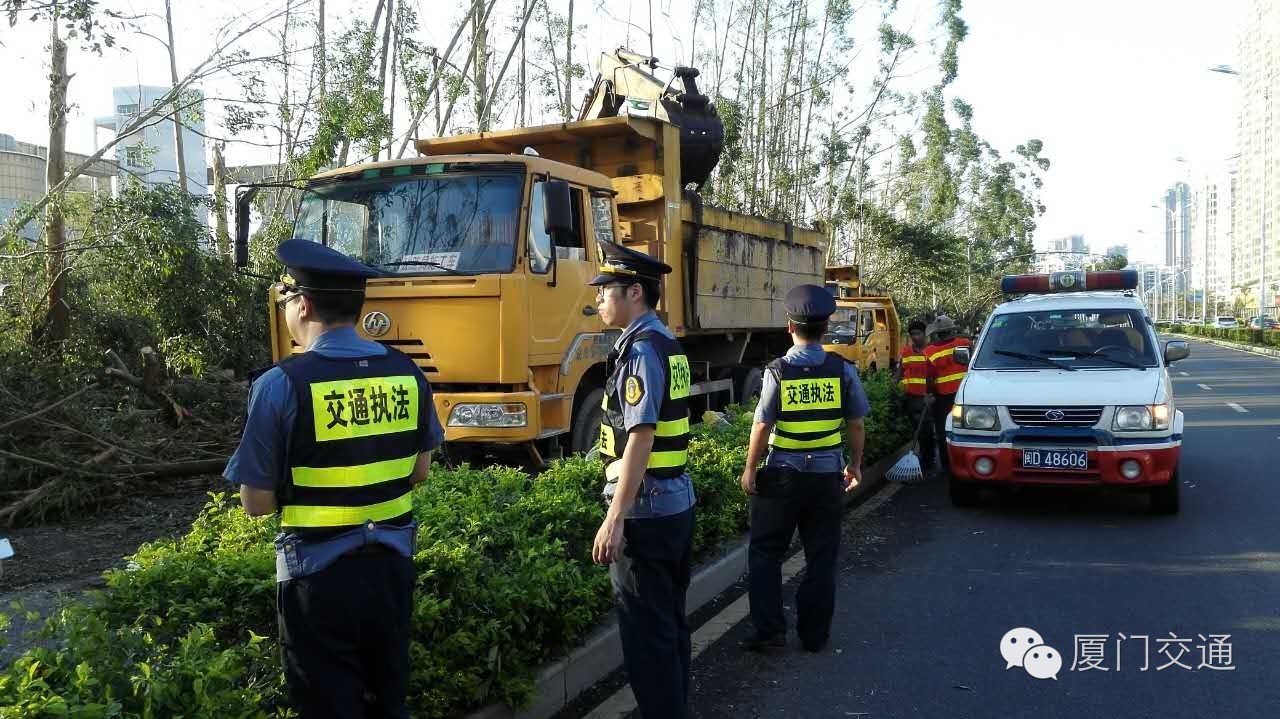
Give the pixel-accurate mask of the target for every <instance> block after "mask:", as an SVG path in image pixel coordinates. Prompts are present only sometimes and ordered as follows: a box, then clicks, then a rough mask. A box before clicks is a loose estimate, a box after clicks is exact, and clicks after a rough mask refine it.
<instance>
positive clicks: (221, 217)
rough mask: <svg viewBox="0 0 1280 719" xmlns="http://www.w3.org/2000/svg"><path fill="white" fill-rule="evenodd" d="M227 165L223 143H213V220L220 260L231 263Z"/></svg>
mask: <svg viewBox="0 0 1280 719" xmlns="http://www.w3.org/2000/svg"><path fill="white" fill-rule="evenodd" d="M226 191H227V164H226V162H225V161H224V160H223V159H222V143H221V142H215V143H213V218H214V224H213V226H214V236H215V239H216V241H217V247H218V258H219V259H221V260H222V261H223V262H231V235H230V234H229V233H228V232H227V194H226Z"/></svg>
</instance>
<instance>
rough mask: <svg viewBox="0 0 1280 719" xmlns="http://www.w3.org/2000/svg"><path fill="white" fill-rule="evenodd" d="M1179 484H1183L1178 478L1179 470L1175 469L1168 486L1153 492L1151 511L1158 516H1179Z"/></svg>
mask: <svg viewBox="0 0 1280 719" xmlns="http://www.w3.org/2000/svg"><path fill="white" fill-rule="evenodd" d="M1179 484H1182V481H1181V480H1180V479H1179V478H1178V470H1176V469H1175V470H1174V471H1173V476H1172V477H1170V478H1169V483H1168V484H1166V485H1164V486H1162V487H1156V488H1155V489H1153V490H1151V510H1152V511H1153V512H1155V513H1157V514H1177V513H1178V485H1179Z"/></svg>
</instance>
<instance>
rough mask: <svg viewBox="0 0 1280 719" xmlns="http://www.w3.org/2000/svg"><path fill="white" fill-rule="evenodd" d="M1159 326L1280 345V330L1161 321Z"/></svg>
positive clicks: (1222, 337)
mask: <svg viewBox="0 0 1280 719" xmlns="http://www.w3.org/2000/svg"><path fill="white" fill-rule="evenodd" d="M1159 327H1160V329H1162V330H1165V331H1168V332H1174V333H1177V334H1184V335H1193V336H1196V337H1209V338H1212V339H1219V340H1226V341H1228V342H1238V343H1240V344H1248V345H1257V346H1259V347H1280V330H1251V329H1249V328H1247V327H1209V326H1206V325H1185V324H1180V323H1176V322H1175V323H1160V325H1159Z"/></svg>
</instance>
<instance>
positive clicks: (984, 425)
mask: <svg viewBox="0 0 1280 719" xmlns="http://www.w3.org/2000/svg"><path fill="white" fill-rule="evenodd" d="M951 418H952V420H953V421H954V424H955V426H956V427H961V428H963V429H981V430H996V429H1000V413H999V412H997V411H996V408H995V407H993V406H991V405H989V404H966V405H955V406H954V407H952V408H951Z"/></svg>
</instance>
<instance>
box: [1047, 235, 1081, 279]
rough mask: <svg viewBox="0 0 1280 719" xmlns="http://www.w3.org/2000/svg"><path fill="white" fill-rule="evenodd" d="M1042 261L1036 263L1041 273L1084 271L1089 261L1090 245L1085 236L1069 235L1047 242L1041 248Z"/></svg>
mask: <svg viewBox="0 0 1280 719" xmlns="http://www.w3.org/2000/svg"><path fill="white" fill-rule="evenodd" d="M1040 252H1041V253H1043V254H1041V255H1040V259H1039V260H1038V261H1037V262H1036V267H1037V270H1038V271H1040V272H1062V271H1064V270H1079V269H1082V268H1083V267H1084V266H1085V265H1086V264H1087V263H1088V260H1089V245H1087V244H1085V241H1084V235H1068V236H1067V237H1055V238H1053V239H1050V240H1046V241H1045V242H1043V243H1042V244H1041V246H1040Z"/></svg>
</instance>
